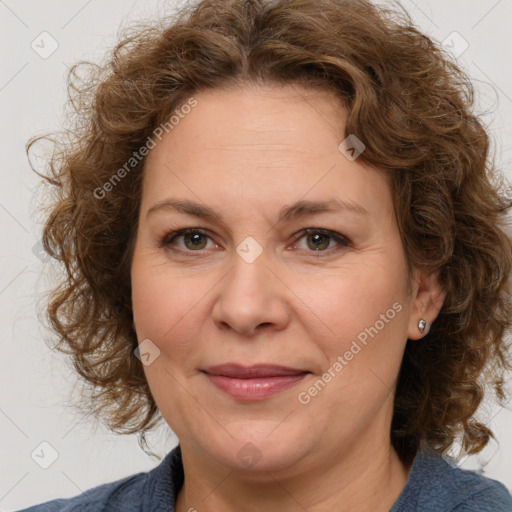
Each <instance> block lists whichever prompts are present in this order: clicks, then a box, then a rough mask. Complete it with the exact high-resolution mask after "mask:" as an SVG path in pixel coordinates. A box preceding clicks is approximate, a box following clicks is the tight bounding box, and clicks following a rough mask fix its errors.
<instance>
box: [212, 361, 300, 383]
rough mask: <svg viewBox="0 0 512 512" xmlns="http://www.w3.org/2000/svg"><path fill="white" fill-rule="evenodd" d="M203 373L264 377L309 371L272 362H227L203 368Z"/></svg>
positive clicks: (238, 377) (244, 377)
mask: <svg viewBox="0 0 512 512" xmlns="http://www.w3.org/2000/svg"><path fill="white" fill-rule="evenodd" d="M202 371H204V372H205V373H208V374H209V375H218V376H223V377H231V378H233V379H258V378H265V377H289V376H293V375H301V374H304V373H310V372H309V371H307V370H301V369H298V368H290V367H287V366H279V365H273V364H257V365H253V366H242V365H240V364H235V363H228V364H220V365H217V366H210V367H209V368H205V369H204V370H202Z"/></svg>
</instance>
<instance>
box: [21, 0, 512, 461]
mask: <svg viewBox="0 0 512 512" xmlns="http://www.w3.org/2000/svg"><path fill="white" fill-rule="evenodd" d="M160 22H161V23H158V22H155V23H154V24H149V25H144V26H143V27H140V26H135V27H132V32H128V33H127V34H125V35H124V36H123V39H122V40H121V42H119V43H118V44H117V46H116V48H115V49H114V50H113V53H112V55H111V56H110V57H109V59H108V61H106V62H105V63H104V64H102V65H101V66H92V67H87V66H88V65H89V66H90V64H89V63H80V64H78V65H76V66H74V67H73V68H72V69H71V71H70V74H69V77H68V89H69V95H70V104H71V106H72V108H73V112H74V113H75V116H74V122H73V123H72V127H71V128H69V129H67V131H65V132H63V133H61V134H57V135H56V136H53V137H50V138H51V139H52V140H53V142H54V143H55V144H56V148H55V151H54V153H53V156H52V158H51V160H50V171H49V172H48V173H45V174H42V175H43V176H44V177H45V179H47V180H48V181H49V182H50V183H51V184H52V185H54V187H53V189H54V191H55V198H54V200H53V202H52V204H51V210H50V212H49V215H48V217H47V220H46V224H45V228H44V234H43V241H44V247H45V249H46V250H47V251H48V253H49V254H50V255H51V256H52V257H53V258H55V259H57V260H58V261H60V262H62V264H63V268H64V269H65V272H66V273H65V277H64V279H63V280H62V282H61V283H60V285H59V286H58V288H56V289H55V290H53V291H52V293H51V296H50V300H49V305H48V318H49V319H50V322H51V326H52V328H53V329H54V330H55V331H56V333H57V334H58V339H59V341H58V343H57V344H56V346H57V348H58V349H59V350H61V351H63V352H65V353H68V354H71V355H72V361H73V364H74V366H75V368H76V370H77V371H78V373H79V374H80V375H81V376H82V377H83V379H85V382H86V383H87V385H88V389H90V393H88V394H85V395H84V397H83V400H84V401H86V403H87V406H88V407H89V408H90V410H91V411H93V412H94V414H95V415H96V416H97V417H98V418H102V419H103V420H104V421H105V422H106V424H107V425H108V426H109V427H110V428H111V429H112V430H113V431H116V432H118V433H134V432H138V433H139V434H141V435H142V437H144V433H145V432H148V431H149V430H150V429H152V428H153V427H154V426H155V425H156V423H157V421H158V420H160V419H161V417H159V411H158V409H157V406H156V404H155V401H154V399H153V397H152V394H151V392H150V389H149V387H148V384H147V381H146V378H145V375H144V371H143V365H142V364H141V362H140V361H139V359H138V358H137V357H136V356H135V355H134V349H135V348H136V347H137V336H136V332H135V329H134V325H133V316H132V308H131V285H130V266H131V257H132V251H133V245H134V237H135V234H136V228H137V218H138V213H139V205H140V196H141V184H142V176H143V169H144V162H145V160H146V158H140V159H139V160H137V161H136V162H135V161H132V163H131V164H130V165H131V166H132V168H131V169H130V170H129V171H126V162H127V161H130V159H131V158H132V157H133V156H134V155H135V154H138V153H137V152H138V151H139V150H140V148H141V147H142V146H144V145H145V144H147V141H148V137H150V136H151V134H152V133H154V130H155V127H157V126H159V125H161V124H162V123H164V122H165V121H166V120H168V119H169V116H170V115H171V114H172V113H173V111H176V109H178V108H179V107H180V106H182V105H183V104H184V103H185V102H186V100H187V99H188V98H190V97H191V95H193V94H195V93H199V92H201V91H204V90H208V89H212V88H221V87H226V86H229V85H233V84H234V85H238V84H245V83H271V84H298V85H302V86H304V87H310V88H313V89H314V88H317V89H328V90H330V91H332V92H333V93H334V94H336V95H337V96H338V97H340V98H342V99H343V101H344V103H345V105H346V108H347V110H348V119H347V122H346V133H345V137H346V136H347V135H348V134H355V135H357V137H358V138H359V139H360V140H361V141H363V143H364V144H365V146H366V149H365V151H364V153H363V154H362V155H361V156H360V158H362V159H363V160H364V161H366V162H368V163H370V164H372V165H374V166H376V167H378V168H380V169H385V170H386V171H389V174H390V176H391V182H392V192H393V198H394V203H395V214H396V218H397V222H398V226H399V229H400V233H401V237H402V242H403V245H404V248H405V251H406V255H407V259H408V265H409V270H411V269H412V268H418V269H428V270H431V271H433V272H437V273H438V275H439V280H440V283H441V286H442V287H443V289H444V290H445V291H446V299H445V302H444V305H443V308H442V310H441V312H440V314H439V316H438V318H437V319H436V321H435V322H434V324H433V325H432V327H431V329H430V332H429V334H428V336H427V337H426V338H425V339H424V340H423V341H421V342H412V341H408V342H407V345H406V350H405V354H404V358H403V362H402V366H401V370H400V374H399V378H398V383H397V388H396V394H395V402H394V416H393V421H392V427H391V440H392V443H393V446H394V448H395V449H396V451H397V453H398V454H399V456H400V458H401V459H402V460H403V461H404V462H405V461H411V460H412V459H413V458H414V456H415V454H416V451H417V449H418V447H419V445H420V443H422V442H426V443H427V444H428V445H430V446H431V447H432V448H434V449H436V450H437V451H439V452H445V451H446V450H447V449H448V448H449V447H450V446H451V445H452V444H453V442H454V441H455V440H456V439H457V438H458V437H459V436H462V444H463V447H464V448H465V449H466V451H468V452H469V453H477V452H479V451H480V450H482V448H483V447H484V446H485V445H486V444H487V443H488V441H489V438H490V437H493V434H492V431H491V430H490V429H489V428H488V427H487V426H486V425H484V424H483V423H481V422H479V421H477V420H476V419H475V417H474V416H475V412H476V411H477V409H478V406H479V404H480V403H481V401H482V399H483V396H484V393H485V392H486V391H487V390H493V391H495V392H496V398H497V400H498V402H499V403H500V404H501V405H503V404H504V401H505V399H506V398H507V396H506V390H505V388H504V384H505V381H504V376H505V372H506V371H507V370H509V369H511V368H512V364H511V360H510V350H509V349H510V347H509V346H508V345H507V337H506V335H507V333H508V329H509V328H510V317H511V312H512V304H511V301H510V299H509V295H508V290H507V278H508V276H509V272H510V266H511V254H512V251H511V248H512V247H511V242H510V240H509V238H508V237H507V236H506V234H505V228H506V213H507V210H508V209H509V208H510V207H511V206H512V202H511V201H510V197H507V193H506V191H505V189H504V180H503V177H502V174H501V173H500V172H498V170H497V168H496V164H495V163H494V161H493V158H491V156H490V150H489V147H490V140H489V134H488V133H487V131H486V129H485V128H484V125H483V123H482V121H481V120H480V118H479V117H478V116H477V115H476V114H474V113H473V110H474V98H473V96H474V90H473V86H472V84H471V82H470V79H469V78H468V77H467V75H466V74H465V73H464V72H463V71H462V70H461V69H460V68H459V67H458V66H457V64H456V62H455V61H454V60H453V59H452V58H450V57H449V56H447V55H446V54H445V52H444V51H443V49H442V46H441V45H439V44H437V43H436V42H434V41H433V40H431V39H430V38H429V37H427V36H426V35H424V34H422V33H421V32H420V31H419V30H418V29H417V28H415V27H414V24H413V23H412V21H411V19H410V17H409V16H408V14H407V13H406V12H403V11H401V10H394V9H389V8H384V7H377V6H376V5H373V4H372V3H370V2H369V1H366V0H277V1H264V0H261V1H257V0H253V1H244V0H203V1H200V2H196V3H189V4H188V6H185V7H184V8H182V9H181V10H180V11H179V12H178V13H177V14H175V15H174V16H172V17H170V18H162V19H161V20H160ZM83 66H85V69H86V70H88V71H87V72H86V73H81V70H82V69H84V68H83ZM45 137H48V136H43V137H36V138H33V139H32V140H31V141H29V143H28V144H27V152H28V153H29V154H30V148H31V146H32V144H34V142H36V141H37V140H41V139H43V138H45ZM345 137H343V138H345ZM340 140H342V139H340ZM132 164H133V165H132ZM123 166H125V167H124V169H125V171H126V172H124V173H122V176H121V177H122V179H119V180H117V181H116V182H115V183H114V184H112V177H113V176H114V175H116V173H117V176H118V177H120V174H119V172H120V169H121V168H123ZM36 172H37V171H36ZM109 182H110V183H111V184H112V186H107V185H106V184H107V183H109ZM99 191H100V192H99Z"/></svg>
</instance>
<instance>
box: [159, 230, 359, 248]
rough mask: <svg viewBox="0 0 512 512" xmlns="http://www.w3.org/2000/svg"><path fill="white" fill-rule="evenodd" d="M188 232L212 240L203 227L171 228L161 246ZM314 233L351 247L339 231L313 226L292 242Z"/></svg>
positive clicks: (167, 245) (302, 231) (167, 244)
mask: <svg viewBox="0 0 512 512" xmlns="http://www.w3.org/2000/svg"><path fill="white" fill-rule="evenodd" d="M189 233H199V234H201V235H204V236H206V237H207V238H209V239H210V240H211V241H212V242H214V240H213V238H212V236H211V235H210V232H209V231H208V230H207V229H203V228H182V229H177V230H173V231H171V232H168V233H166V234H165V235H164V236H163V237H162V239H161V242H160V245H161V246H162V247H169V246H171V242H172V241H173V240H174V239H175V238H177V237H179V236H183V235H186V234H189ZM314 233H320V234H323V235H326V236H329V237H331V239H333V240H334V241H335V242H336V243H337V244H338V246H341V247H351V246H352V242H351V241H350V239H349V238H347V237H346V236H345V235H342V234H341V233H338V232H337V231H333V230H330V229H325V228H315V227H309V228H306V227H303V228H302V229H301V230H300V231H299V232H297V233H296V234H295V235H294V239H293V242H292V244H293V245H295V244H296V243H297V242H298V241H299V240H301V239H302V238H304V236H307V235H309V234H314ZM214 243H215V246H216V247H217V248H218V246H219V244H217V243H216V242H214ZM171 250H172V251H175V252H180V253H188V254H193V253H199V254H200V253H202V252H204V251H205V250H204V249H198V250H197V251H192V250H184V249H175V248H171ZM337 250H340V249H339V247H338V248H336V247H335V248H330V249H327V250H323V251H314V250H312V251H306V252H311V253H314V254H320V253H323V254H331V253H332V252H335V251H337Z"/></svg>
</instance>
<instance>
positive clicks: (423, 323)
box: [418, 318, 427, 334]
mask: <svg viewBox="0 0 512 512" xmlns="http://www.w3.org/2000/svg"><path fill="white" fill-rule="evenodd" d="M426 327H427V322H426V321H425V320H423V318H422V319H421V320H420V321H419V322H418V329H419V330H420V332H421V334H423V332H424V331H425V328H426Z"/></svg>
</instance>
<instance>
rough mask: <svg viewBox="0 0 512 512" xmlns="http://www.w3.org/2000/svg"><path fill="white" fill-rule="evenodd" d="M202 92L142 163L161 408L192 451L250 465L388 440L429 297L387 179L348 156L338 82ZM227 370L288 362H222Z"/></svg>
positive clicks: (144, 275) (145, 333)
mask: <svg viewBox="0 0 512 512" xmlns="http://www.w3.org/2000/svg"><path fill="white" fill-rule="evenodd" d="M194 98H195V100H196V101H197V104H196V105H195V106H194V107H193V108H191V109H190V113H188V114H187V115H182V118H180V119H179V122H178V123H177V124H175V126H174V128H173V129H172V131H169V133H167V134H165V135H164V137H163V138H162V140H161V142H158V143H157V146H156V147H155V148H154V149H152V150H151V152H150V155H149V156H148V160H147V163H146V168H145V177H144V184H143V193H142V203H141V210H140V221H139V226H138V232H137V240H136V245H135V250H134V256H133V264H132V286H133V311H134V319H135V325H136V331H137V336H138V339H139V344H143V345H142V347H141V352H142V354H143V361H144V363H145V366H144V369H145V372H146V376H147V379H148V382H149V386H150V388H151V391H152V393H153V396H154V398H155V401H156V403H157V405H158V407H159V409H160V411H161V413H162V415H163V417H164V418H165V419H166V421H167V423H168V424H169V425H170V426H171V428H172V429H173V430H174V432H175V433H176V434H177V436H178V438H179V439H180V442H181V444H182V449H183V450H185V449H186V450H189V451H192V452H194V453H195V454H196V455H197V454H199V455H198V456H204V457H205V460H206V459H207V460H210V461H211V460H215V461H217V462H218V463H221V464H223V465H226V466H228V467H232V468H238V469H250V470H251V471H253V472H256V471H257V470H266V471H269V470H272V471H279V470H281V471H295V468H296V467H297V466H296V463H297V462H299V461H300V462H301V467H302V468H305V467H306V468H307V467H311V468H313V467H314V466H315V464H317V463H318V461H319V460H322V461H325V460H329V459H330V458H333V459H334V458H336V459H337V460H339V457H340V456H343V455H344V454H347V453H348V452H349V451H351V450H352V451H353V450H356V451H359V452H360V453H365V452H366V451H367V450H370V451H371V450H375V449H377V448H378V447H379V446H383V445H387V446H389V427H390V422H391V417H392V409H393V393H394V386H395V381H396V378H397V375H398V371H399V367H400V363H401V360H402V355H403V351H404V347H405V343H406V340H407V338H408V337H410V338H415V337H419V332H418V331H417V328H416V326H417V322H418V320H419V318H421V316H420V314H419V313H418V307H420V306H418V304H419V301H420V298H421V297H420V298H418V297H419V294H418V287H417V286H416V282H415V281H414V280H413V282H412V285H411V290H408V281H407V272H406V259H405V255H404V250H403V246H402V243H401V239H400V235H399V231H398V227H397V224H396V220H395V216H394V212H393V205H392V197H391V193H390V187H389V182H388V179H387V177H386V175H385V174H384V173H382V172H379V171H377V170H375V169H372V168H370V167H368V166H367V165H364V164H363V163H362V162H361V159H358V158H356V159H353V158H354V156H356V153H355V154H354V155H352V153H346V155H347V156H349V157H351V158H348V157H347V156H346V155H345V154H344V153H342V151H340V149H339V148H338V146H339V145H340V142H341V141H342V139H343V137H342V136H341V134H343V133H344V119H345V112H344V110H343V106H342V105H341V104H340V103H338V101H337V100H336V98H335V97H334V96H331V95H330V94H329V93H327V92H313V91H311V90H309V91H308V90H306V89H303V88H301V87H299V86H291V85H290V86H286V87H283V86H281V87H268V86H267V87H261V86H260V87H254V86H251V87H250V86H247V87H244V88H232V89H229V90H224V91H220V90H214V91H208V92H203V93H200V94H197V95H195V96H194ZM187 110H188V109H187ZM164 133H165V132H164ZM177 201H180V202H181V203H179V204H176V203H175V202H177ZM171 202H173V203H174V206H173V204H172V203H171ZM303 202H305V203H303ZM320 202H322V203H325V205H324V207H321V208H320V207H315V206H314V204H313V203H315V204H316V203H320ZM192 203H195V204H197V207H196V208H195V210H194V208H190V206H191V204H192ZM296 203H301V204H296ZM186 205H188V206H189V207H188V208H181V207H183V206H186ZM292 205H295V206H294V207H293V208H292ZM180 206H181V207H180ZM206 209H207V210H206ZM185 210H188V212H187V211H185ZM206 211H207V212H210V213H211V212H213V213H212V214H211V215H205V213H206ZM182 229H192V230H193V229H197V230H200V232H192V233H189V234H180V235H177V236H175V237H173V235H172V232H174V231H177V230H182ZM304 229H309V233H305V232H304ZM420 302H421V301H420ZM225 364H236V365H241V366H243V367H251V366H254V365H279V366H282V367H287V368H288V369H291V370H290V371H289V372H285V371H279V370H276V369H275V368H270V370H268V369H267V370H268V371H269V373H268V374H267V375H266V376H262V373H261V372H263V370H262V369H261V368H260V369H259V370H258V371H259V373H257V376H258V378H253V379H242V378H239V377H240V376H238V377H236V375H234V374H233V373H229V371H227V370H226V369H220V370H219V371H218V372H215V371H214V370H212V369H211V368H212V367H214V366H217V365H225ZM207 371H209V372H210V373H207ZM300 372H302V373H300ZM304 372H307V373H304ZM213 373H220V374H224V376H216V377H215V376H213ZM279 374H280V376H277V375H279ZM283 374H287V375H285V376H283ZM226 375H227V376H226ZM230 375H231V376H230ZM255 375H256V374H255ZM247 376H248V375H245V377H247Z"/></svg>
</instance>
